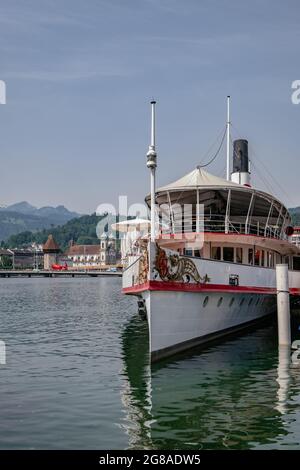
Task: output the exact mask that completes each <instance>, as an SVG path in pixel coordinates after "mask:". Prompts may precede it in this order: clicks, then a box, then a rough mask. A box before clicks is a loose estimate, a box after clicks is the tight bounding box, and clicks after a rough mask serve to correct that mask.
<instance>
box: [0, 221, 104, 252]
mask: <svg viewBox="0 0 300 470" xmlns="http://www.w3.org/2000/svg"><path fill="white" fill-rule="evenodd" d="M104 217H105V216H104V215H103V216H97V215H96V214H92V215H83V216H82V217H78V218H75V219H72V220H70V221H69V222H67V223H66V224H64V225H61V226H59V227H53V228H50V229H44V230H40V231H37V232H30V231H25V232H22V233H18V234H17V235H12V236H10V237H9V238H8V240H6V241H5V242H2V246H5V247H7V248H15V247H18V248H20V247H22V246H28V245H30V244H31V243H33V242H36V243H45V241H46V240H47V238H48V235H49V234H50V233H51V234H52V235H53V237H54V238H55V240H56V241H57V243H58V244H59V246H60V248H61V249H62V250H65V249H67V247H68V245H69V243H70V241H71V240H72V241H73V242H74V243H78V244H88V245H96V244H97V243H99V238H98V237H97V234H96V227H97V224H98V222H99V221H100V220H102V219H103V218H104Z"/></svg>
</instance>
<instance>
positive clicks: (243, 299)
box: [240, 297, 245, 307]
mask: <svg viewBox="0 0 300 470" xmlns="http://www.w3.org/2000/svg"><path fill="white" fill-rule="evenodd" d="M244 302H245V297H243V298H242V299H241V301H240V307H241V306H242V305H243V303H244Z"/></svg>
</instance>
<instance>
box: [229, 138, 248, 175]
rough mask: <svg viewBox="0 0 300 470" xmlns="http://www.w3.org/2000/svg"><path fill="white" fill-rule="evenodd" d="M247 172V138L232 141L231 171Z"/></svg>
mask: <svg viewBox="0 0 300 470" xmlns="http://www.w3.org/2000/svg"><path fill="white" fill-rule="evenodd" d="M236 172H238V173H244V172H245V173H249V159H248V140H245V139H238V140H235V141H234V142H233V173H236Z"/></svg>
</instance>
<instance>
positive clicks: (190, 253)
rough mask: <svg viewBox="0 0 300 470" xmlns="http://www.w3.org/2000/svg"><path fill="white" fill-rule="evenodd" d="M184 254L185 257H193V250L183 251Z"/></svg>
mask: <svg viewBox="0 0 300 470" xmlns="http://www.w3.org/2000/svg"><path fill="white" fill-rule="evenodd" d="M184 254H185V256H193V250H188V249H185V250H184Z"/></svg>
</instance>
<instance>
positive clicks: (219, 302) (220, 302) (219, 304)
mask: <svg viewBox="0 0 300 470" xmlns="http://www.w3.org/2000/svg"><path fill="white" fill-rule="evenodd" d="M222 302H223V297H220V298H219V300H218V307H220V306H221V305H222Z"/></svg>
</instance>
